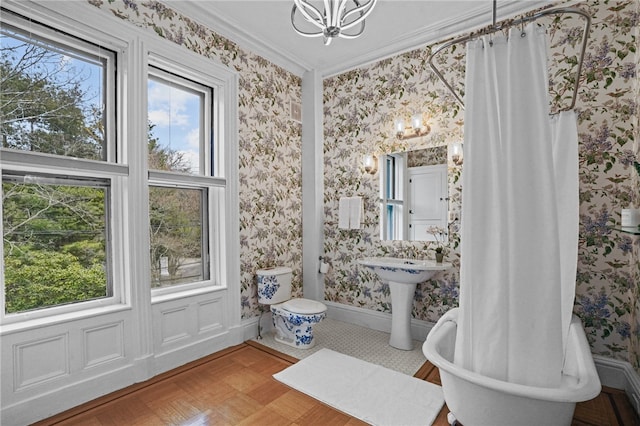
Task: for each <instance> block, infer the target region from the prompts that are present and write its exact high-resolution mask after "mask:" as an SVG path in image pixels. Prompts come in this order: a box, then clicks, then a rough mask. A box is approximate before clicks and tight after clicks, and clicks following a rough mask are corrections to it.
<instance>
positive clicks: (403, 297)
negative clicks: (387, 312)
mask: <svg viewBox="0 0 640 426" xmlns="http://www.w3.org/2000/svg"><path fill="white" fill-rule="evenodd" d="M358 263H359V264H361V265H362V266H364V267H365V268H367V269H371V270H373V272H375V273H376V274H378V277H379V278H380V280H382V282H384V283H387V284H388V285H389V292H390V293H391V335H390V337H389V345H391V346H393V347H394V348H397V349H402V350H407V351H410V350H412V349H413V339H412V338H411V311H412V308H413V296H414V293H415V292H416V285H417V284H418V283H421V282H424V281H426V280H428V279H429V278H431V277H432V276H433V275H435V274H436V273H437V272H439V271H444V270H445V269H449V268H451V266H452V265H451V263H436V261H435V260H415V259H403V258H398V257H366V258H364V259H360V260H358Z"/></svg>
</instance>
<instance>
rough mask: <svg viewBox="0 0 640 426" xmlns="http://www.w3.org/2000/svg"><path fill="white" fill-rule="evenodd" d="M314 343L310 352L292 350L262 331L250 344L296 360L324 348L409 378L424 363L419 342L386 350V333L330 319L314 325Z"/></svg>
mask: <svg viewBox="0 0 640 426" xmlns="http://www.w3.org/2000/svg"><path fill="white" fill-rule="evenodd" d="M262 321H263V327H265V328H266V325H267V321H270V319H269V318H267V317H264V316H263V318H262ZM314 339H316V345H315V346H314V347H313V348H311V349H296V348H293V347H291V346H289V345H284V344H282V343H278V342H276V341H275V340H274V338H273V332H264V331H263V332H262V340H257V339H254V340H255V341H256V342H258V343H261V344H263V345H265V346H268V347H270V348H272V349H275V350H277V351H280V352H282V353H284V354H287V355H290V356H292V357H294V358H297V359H302V358H304V357H306V356H309V355H311V354H312V353H314V352H316V351H318V350H320V349H321V348H328V349H331V350H334V351H336V352H340V353H343V354H345V355H350V356H352V357H355V358H359V359H361V360H363V361H368V362H371V363H373V364H378V365H381V366H383V367H386V368H389V369H391V370H395V371H399V372H401V373H404V374H408V375H410V376H413V375H414V374H415V372H416V371H418V369H419V368H420V367H421V366H422V364H424V362H425V361H426V360H427V359H426V358H425V356H424V354H423V353H422V343H423V342H419V341H417V340H414V345H413V350H411V351H403V350H400V349H395V348H393V347H391V346H389V333H385V332H383V331H377V330H372V329H370V328H366V327H361V326H358V325H355V324H350V323H346V322H342V321H337V320H332V319H330V318H325V319H324V320H323V321H322V322H320V323H318V324H316V325H314Z"/></svg>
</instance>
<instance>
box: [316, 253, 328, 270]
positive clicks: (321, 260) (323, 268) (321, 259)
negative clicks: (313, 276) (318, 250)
mask: <svg viewBox="0 0 640 426" xmlns="http://www.w3.org/2000/svg"><path fill="white" fill-rule="evenodd" d="M318 260H319V261H320V266H319V267H318V273H320V274H326V273H327V272H329V264H328V263H326V262H325V261H324V257H323V256H320V257H319V258H318Z"/></svg>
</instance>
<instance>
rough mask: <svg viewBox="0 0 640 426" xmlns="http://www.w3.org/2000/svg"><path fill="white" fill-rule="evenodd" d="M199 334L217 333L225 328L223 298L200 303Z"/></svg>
mask: <svg viewBox="0 0 640 426" xmlns="http://www.w3.org/2000/svg"><path fill="white" fill-rule="evenodd" d="M197 310H198V323H197V324H198V334H200V335H202V334H205V333H211V332H214V333H215V332H216V331H219V330H221V329H223V328H224V327H225V325H224V317H225V315H224V305H223V304H222V296H219V297H216V298H215V299H209V300H204V301H202V302H199V303H198V307H197Z"/></svg>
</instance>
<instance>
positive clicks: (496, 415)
mask: <svg viewBox="0 0 640 426" xmlns="http://www.w3.org/2000/svg"><path fill="white" fill-rule="evenodd" d="M457 318H458V309H457V308H456V309H452V310H450V311H449V312H447V313H446V314H445V315H444V316H443V317H442V318H440V320H439V321H438V322H437V323H436V325H435V326H434V327H433V329H432V330H431V332H430V333H429V335H428V336H427V340H426V341H425V342H424V344H423V345H422V351H423V352H424V355H425V356H426V357H427V359H428V360H429V361H431V363H432V364H434V365H435V366H436V367H438V368H439V370H440V379H441V380H442V390H443V392H444V399H445V401H446V403H447V406H448V408H449V410H450V411H451V413H452V414H453V416H455V419H456V420H458V421H459V422H461V423H462V424H463V425H464V426H474V425H482V426H489V425H491V426H501V425H509V426H520V425H522V426H524V425H532V426H542V425H570V424H571V419H572V417H573V411H574V409H575V406H576V402H580V401H587V400H589V399H592V398H595V397H596V396H597V395H598V394H599V393H600V389H601V386H600V379H599V378H598V373H597V372H596V367H595V365H594V364H593V358H592V356H591V351H590V349H589V344H588V343H587V338H586V336H585V334H584V330H583V328H582V323H581V322H580V320H579V319H578V317H576V316H575V315H574V316H573V319H572V321H571V326H570V330H569V340H568V345H567V357H566V361H565V368H564V373H563V377H562V384H561V387H560V388H541V387H532V386H524V385H520V384H515V383H509V382H503V381H501V380H496V379H493V378H490V377H485V376H481V375H480V374H477V373H474V372H472V371H469V370H465V369H463V368H461V367H459V366H457V365H455V364H453V353H454V349H455V343H456V342H455V340H456V328H457V323H456V321H457ZM450 421H452V419H450ZM452 424H453V422H452Z"/></svg>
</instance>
